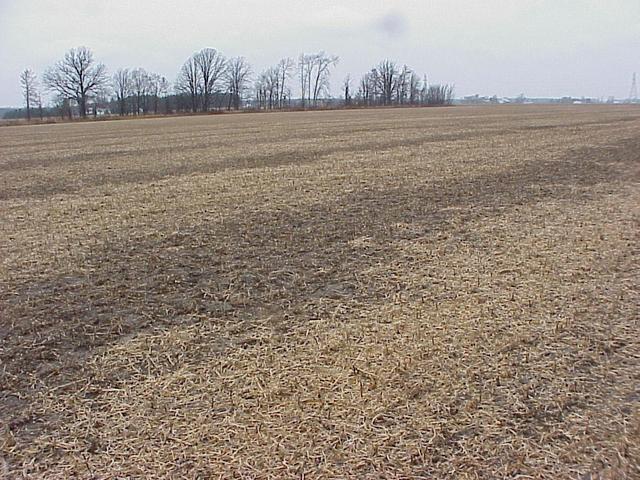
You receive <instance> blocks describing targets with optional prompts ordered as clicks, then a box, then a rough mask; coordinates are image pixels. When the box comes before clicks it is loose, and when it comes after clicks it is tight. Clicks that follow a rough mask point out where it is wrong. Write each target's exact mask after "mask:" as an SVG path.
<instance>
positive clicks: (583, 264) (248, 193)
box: [0, 106, 640, 479]
mask: <svg viewBox="0 0 640 480" xmlns="http://www.w3.org/2000/svg"><path fill="white" fill-rule="evenodd" d="M639 132H640V109H637V108H633V107H604V106H602V107H586V106H581V107H503V108H499V107H498V108H496V107H479V108H471V107H469V108H449V109H408V110H376V111H348V112H318V113H290V114H269V115H233V116H222V117H221V116H216V117H190V118H172V119H152V120H147V121H123V122H112V123H111V122H108V123H100V124H79V125H52V126H38V127H6V128H1V129H0V186H1V189H0V211H1V214H2V216H1V220H0V221H1V226H2V228H1V230H0V257H1V258H2V262H1V263H0V305H1V307H2V311H1V320H0V339H1V344H0V362H1V368H0V385H1V388H2V391H1V393H0V422H1V423H0V476H1V475H4V476H5V477H6V478H34V479H35V478H83V479H90V478H92V479H93V478H97V479H110V478H171V479H182V478H184V479H194V478H202V479H204V478H272V479H276V478H390V479H391V478H396V479H409V478H412V479H413V478H456V479H457V478H460V479H494V478H514V479H515V478H523V479H524V478H533V479H538V478H548V479H564V478H566V479H596V478H600V479H621V478H629V479H631V478H640V466H639V461H640V411H639V404H640V393H639V388H640V365H639V364H640V348H639V345H640V341H639V340H638V333H639V331H640V330H639V329H638V319H639V317H640V316H639V315H638V313H639V308H638V307H639V306H640V297H639V295H638V280H639V279H638V265H639V252H638V232H639V231H640V229H639V228H638V218H639V217H638V214H639V213H640V208H639V206H640V190H639V189H638V180H639V178H640V175H639V159H640V154H639V152H640V134H639Z"/></svg>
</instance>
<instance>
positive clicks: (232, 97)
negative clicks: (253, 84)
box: [226, 57, 251, 110]
mask: <svg viewBox="0 0 640 480" xmlns="http://www.w3.org/2000/svg"><path fill="white" fill-rule="evenodd" d="M250 75H251V65H249V63H248V62H247V60H246V59H245V58H244V57H235V58H232V59H230V60H229V62H228V66H227V71H226V79H227V86H228V90H229V108H231V106H232V105H233V108H234V109H235V110H239V109H240V104H241V103H242V95H243V94H244V92H245V90H246V89H247V83H248V82H249V76H250Z"/></svg>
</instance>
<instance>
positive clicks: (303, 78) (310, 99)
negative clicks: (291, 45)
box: [298, 52, 338, 108]
mask: <svg viewBox="0 0 640 480" xmlns="http://www.w3.org/2000/svg"><path fill="white" fill-rule="evenodd" d="M337 63H338V57H337V56H335V55H328V54H327V53H325V52H318V53H313V54H304V53H303V54H301V55H300V57H299V58H298V76H299V78H300V91H301V101H302V107H303V108H304V107H305V106H306V105H307V103H309V104H311V103H312V104H313V106H317V104H318V100H319V98H320V96H321V95H322V94H324V93H325V92H327V91H328V90H329V76H330V73H331V72H330V69H331V67H333V66H335V65H336V64H337Z"/></svg>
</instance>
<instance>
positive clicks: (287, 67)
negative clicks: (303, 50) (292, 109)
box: [276, 57, 295, 108]
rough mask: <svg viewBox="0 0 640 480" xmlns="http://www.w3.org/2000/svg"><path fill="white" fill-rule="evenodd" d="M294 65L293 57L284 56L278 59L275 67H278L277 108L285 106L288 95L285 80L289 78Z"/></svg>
mask: <svg viewBox="0 0 640 480" xmlns="http://www.w3.org/2000/svg"><path fill="white" fill-rule="evenodd" d="M294 66H295V65H294V63H293V59H291V58H288V57H286V58H283V59H282V60H280V61H279V62H278V66H277V67H276V68H277V69H278V86H279V88H280V90H279V92H278V107H279V108H284V106H285V101H286V99H287V97H288V92H287V90H288V87H287V80H288V79H289V78H291V75H292V72H293V69H294Z"/></svg>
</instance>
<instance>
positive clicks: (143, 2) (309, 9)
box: [0, 0, 640, 106]
mask: <svg viewBox="0 0 640 480" xmlns="http://www.w3.org/2000/svg"><path fill="white" fill-rule="evenodd" d="M80 45H84V46H87V47H90V48H91V49H92V50H93V51H94V53H95V56H96V58H97V59H98V60H99V61H101V62H103V63H105V64H106V65H107V67H108V68H109V71H110V72H113V71H115V70H116V69H117V68H119V67H136V66H142V67H144V68H146V69H147V70H150V71H155V72H158V73H160V74H162V75H165V76H166V77H167V78H169V79H170V80H171V81H173V79H174V78H175V76H176V73H177V71H178V68H179V66H180V65H181V64H182V62H183V61H184V60H185V59H186V58H187V57H188V56H189V55H190V54H191V53H193V52H194V51H196V50H199V49H200V48H203V47H214V48H217V49H218V50H220V51H222V52H223V53H224V54H225V55H227V56H236V55H243V56H245V57H247V59H248V60H249V61H250V62H251V63H252V65H253V67H254V70H256V71H259V70H261V69H263V68H265V67H267V66H269V65H271V64H274V63H276V62H277V61H278V60H279V59H280V58H281V57H284V56H292V57H295V56H297V55H298V54H299V53H300V52H302V51H305V52H311V51H317V50H320V49H323V50H326V51H327V52H329V53H333V54H336V55H338V56H339V57H340V64H339V66H338V67H337V68H336V70H335V71H334V74H333V75H332V85H333V87H334V93H337V90H338V88H337V86H338V85H339V84H340V83H341V82H342V79H343V78H344V77H345V75H346V74H347V73H350V74H351V76H352V78H354V79H356V80H357V79H358V78H359V77H360V75H361V74H362V73H364V72H365V71H367V70H368V69H369V68H371V66H373V65H374V64H376V63H377V62H378V61H379V60H381V59H382V58H385V57H388V58H392V59H394V60H397V61H398V62H399V63H407V64H408V65H409V66H411V67H413V68H414V69H415V70H416V71H418V72H420V73H422V72H424V73H427V74H428V76H429V79H430V80H431V81H433V82H447V83H454V84H455V86H456V95H457V96H462V95H469V94H473V93H480V94H487V95H492V94H498V95H500V96H515V95H518V94H519V93H521V92H523V93H525V94H526V95H527V96H563V95H574V96H582V95H584V96H594V97H601V96H602V97H606V96H609V95H615V96H616V97H620V98H625V97H626V96H628V94H629V89H630V86H631V75H632V73H633V72H634V71H637V72H638V73H639V74H640V0H394V1H380V0H369V1H366V0H342V1H338V0H323V1H320V0H318V1H316V0H234V1H231V0H208V1H204V0H157V1H150V0H138V1H135V0H129V1H127V0H108V1H107V0H102V1H101V0H0V62H1V63H0V64H1V65H2V66H1V68H0V106H3V105H21V104H22V99H21V94H20V89H19V84H18V75H19V73H20V71H21V70H22V69H24V68H26V67H30V68H32V69H34V70H36V72H37V73H38V74H41V73H42V72H43V70H44V69H45V68H46V67H47V66H49V65H52V64H54V63H55V62H56V61H57V60H58V59H59V58H61V57H62V56H63V54H64V52H65V51H66V50H67V49H69V48H71V47H76V46H80Z"/></svg>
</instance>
